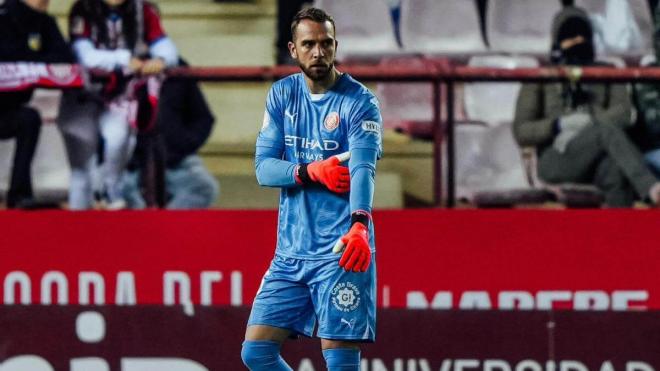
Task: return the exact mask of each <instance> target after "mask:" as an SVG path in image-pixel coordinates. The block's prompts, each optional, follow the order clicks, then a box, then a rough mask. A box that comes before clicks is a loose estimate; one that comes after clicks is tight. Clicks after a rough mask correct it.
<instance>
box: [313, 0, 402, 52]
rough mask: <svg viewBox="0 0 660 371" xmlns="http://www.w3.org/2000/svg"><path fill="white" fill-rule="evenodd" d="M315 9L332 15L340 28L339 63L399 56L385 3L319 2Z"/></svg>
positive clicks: (370, 0)
mask: <svg viewBox="0 0 660 371" xmlns="http://www.w3.org/2000/svg"><path fill="white" fill-rule="evenodd" d="M315 6H317V7H319V8H322V9H325V10H326V11H327V12H328V13H330V14H332V15H333V17H334V19H335V22H336V26H337V40H338V41H339V47H338V49H337V59H338V60H339V61H343V60H345V59H346V58H349V57H358V58H359V57H370V56H374V55H376V56H377V55H390V54H397V53H399V52H400V48H399V45H398V44H397V42H396V37H395V32H394V25H393V23H392V17H391V14H390V6H389V5H388V2H386V1H384V0H376V1H374V0H316V2H315Z"/></svg>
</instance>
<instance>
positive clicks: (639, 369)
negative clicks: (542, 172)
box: [0, 305, 660, 371]
mask: <svg viewBox="0 0 660 371" xmlns="http://www.w3.org/2000/svg"><path fill="white" fill-rule="evenodd" d="M248 311H249V309H248V308H236V307H196V308H195V315H194V316H187V315H185V314H183V313H182V312H181V311H180V310H178V309H177V308H171V307H163V306H136V307H119V306H105V307H79V306H63V307H61V306H20V305H17V306H5V307H0V329H1V331H0V370H3V371H54V370H58V371H65V370H70V371H110V370H112V371H156V370H157V371H223V370H245V367H244V366H243V365H242V362H241V359H240V352H241V343H242V341H243V334H244V330H245V329H244V326H245V323H246V321H247V315H248ZM378 318H379V319H378V327H377V333H378V335H377V341H376V343H375V344H368V345H364V346H363V347H362V367H361V370H362V371H657V370H660V352H658V349H660V336H659V334H660V316H658V312H652V311H647V312H612V311H608V312H576V311H557V312H541V311H434V310H397V309H382V310H380V311H379V313H378ZM282 354H283V357H284V358H285V360H286V361H287V362H288V363H289V365H291V367H292V368H293V369H294V370H296V371H314V370H325V369H326V368H325V363H324V361H323V358H322V356H321V351H320V341H319V340H318V339H307V338H304V339H299V340H292V341H287V342H286V343H285V344H284V346H283V349H282Z"/></svg>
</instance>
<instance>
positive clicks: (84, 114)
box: [0, 0, 660, 210]
mask: <svg viewBox="0 0 660 371" xmlns="http://www.w3.org/2000/svg"><path fill="white" fill-rule="evenodd" d="M378 1H383V2H384V3H386V6H387V9H389V12H390V14H389V15H390V16H391V19H390V20H391V21H392V23H393V24H397V23H398V22H399V20H400V16H401V14H400V12H401V1H397V0H390V1H385V0H378ZM552 1H554V2H559V3H560V5H561V8H560V10H559V12H558V13H557V14H555V16H554V18H553V21H552V25H551V29H550V30H549V31H550V34H551V38H552V41H551V43H550V45H549V47H550V48H549V50H547V53H548V54H547V55H548V58H547V60H548V63H549V64H552V65H580V66H601V67H611V68H614V67H615V66H614V65H612V64H611V63H607V62H603V61H602V60H601V59H599V58H598V56H599V54H601V53H602V52H603V51H604V50H617V48H626V47H636V46H640V45H642V44H643V43H644V41H643V39H651V40H654V46H655V51H656V56H655V58H654V57H653V56H649V57H648V58H647V59H646V62H645V63H646V64H648V65H652V66H656V65H657V62H655V61H656V60H660V59H658V58H660V8H658V6H657V1H653V0H650V1H649V2H648V9H654V11H655V13H656V14H655V15H653V17H651V19H655V27H654V29H653V31H654V35H644V34H643V32H642V30H640V28H639V27H636V26H635V24H634V19H633V16H632V13H631V11H630V9H628V8H627V5H626V4H627V3H626V1H627V0H606V1H605V0H604V1H605V2H606V3H607V5H606V6H611V7H613V8H612V9H614V10H613V11H612V12H610V13H611V14H613V15H617V17H610V18H603V17H600V18H599V17H598V16H594V15H593V14H589V13H588V12H587V11H586V10H585V9H582V8H580V7H579V6H576V5H575V4H574V2H573V1H571V0H561V1H559V0H552ZM308 3H311V2H309V1H304V0H296V1H293V0H292V1H279V2H278V33H277V40H276V51H277V63H280V64H284V63H292V60H291V58H290V57H289V55H288V50H287V47H286V45H287V42H288V40H289V38H290V31H289V24H290V19H291V17H292V16H293V14H295V13H296V12H297V11H298V10H299V8H300V7H302V6H305V5H306V4H308ZM320 3H321V4H317V6H323V5H324V3H327V2H323V1H320ZM544 3H545V4H547V3H546V2H544ZM474 4H475V7H476V10H477V12H476V13H477V14H478V15H479V18H480V19H481V24H480V32H481V33H483V32H484V30H485V27H484V18H485V15H484V12H485V9H486V7H487V6H488V1H486V0H478V1H475V2H474ZM617 7H621V8H617ZM47 8H48V0H4V1H0V62H12V61H39V62H46V63H77V64H80V65H81V66H83V67H84V68H85V69H86V70H88V71H93V72H94V73H93V76H95V77H94V78H93V79H91V80H90V81H88V83H87V84H86V87H85V89H83V90H67V91H65V92H64V93H63V96H62V99H61V103H60V107H59V116H58V118H57V125H58V128H59V129H60V131H61V133H62V135H63V138H64V142H65V146H66V150H67V155H68V156H67V157H68V160H69V164H70V168H71V177H70V188H69V196H68V203H67V204H68V208H70V209H73V210H85V209H92V208H104V209H108V210H119V209H126V208H148V207H163V208H176V209H188V208H207V207H210V206H211V205H212V204H213V203H214V202H215V200H216V199H217V197H218V194H219V185H218V182H217V181H216V180H215V178H214V177H213V176H212V175H211V174H210V173H209V171H208V169H206V167H205V166H204V163H203V162H202V159H201V158H200V157H199V156H198V154H197V152H198V150H199V149H200V147H201V146H202V145H203V144H204V143H205V142H206V140H207V139H208V137H209V135H210V133H211V129H212V127H213V124H214V117H213V115H212V113H211V110H210V109H209V107H208V104H207V102H206V100H205V97H204V95H203V94H202V92H201V90H200V89H199V87H198V85H197V83H196V82H194V81H192V80H177V79H167V80H165V78H164V73H163V72H164V70H165V69H167V68H170V67H175V66H182V65H186V62H185V61H184V60H183V59H182V57H181V56H180V55H179V52H178V50H177V47H176V45H175V44H174V42H173V41H172V40H171V39H170V38H169V37H168V36H167V33H166V32H165V30H164V29H163V27H162V25H161V21H160V15H159V10H158V9H157V7H156V6H155V5H154V4H153V3H150V2H148V1H142V0H78V1H76V2H75V3H74V4H73V6H72V8H71V11H70V15H69V22H68V40H67V39H65V38H64V37H63V35H62V33H61V31H60V30H59V29H58V27H57V24H56V23H55V21H54V19H53V18H52V17H51V16H49V15H48V14H47ZM619 9H620V10H621V11H618V10H619ZM626 9H627V10H626ZM331 13H332V11H331ZM608 14H609V13H608ZM336 16H337V17H341V15H336ZM422 26H423V27H427V26H429V25H422ZM422 26H420V27H422ZM430 26H432V25H430ZM393 37H394V39H395V40H396V43H397V44H398V45H399V47H400V46H401V45H402V43H405V42H406V38H407V37H406V35H401V34H400V33H399V32H395V34H394V35H393ZM338 40H339V43H340V49H339V50H340V51H341V50H342V45H343V44H342V38H341V35H339V36H338ZM376 42H377V41H373V43H374V45H375V43H376ZM491 44H492V40H491ZM32 93H33V92H32V91H30V90H26V91H20V92H2V93H0V139H10V138H13V139H15V140H16V147H15V153H14V158H13V166H12V172H11V180H10V185H9V190H8V192H7V196H6V200H5V203H6V206H7V207H8V208H36V207H40V206H41V205H40V204H39V202H38V201H37V200H35V198H34V194H33V189H32V184H31V176H30V168H31V162H32V158H33V157H34V153H35V148H36V145H37V142H38V138H39V132H40V127H41V117H40V115H39V112H37V111H36V110H34V109H32V108H29V107H28V106H27V102H28V101H29V100H30V98H31V96H32ZM383 103H384V105H396V104H397V102H396V101H388V102H383ZM387 109H388V107H385V109H384V111H385V112H387ZM512 121H513V124H512V127H511V129H512V133H513V137H514V138H515V141H516V142H517V144H518V145H519V146H520V147H521V148H531V149H532V151H533V153H534V156H535V157H536V159H537V161H536V168H535V169H534V170H535V171H536V172H537V173H538V177H539V178H540V180H541V181H542V182H544V183H546V184H564V183H570V184H587V185H591V186H594V187H595V188H597V189H598V191H599V192H601V193H602V195H603V197H604V205H605V206H607V207H630V206H632V205H634V204H635V203H639V202H642V203H646V204H649V205H656V206H657V205H659V204H660V182H659V181H658V179H659V176H660V83H643V84H642V83H635V84H633V85H630V84H609V83H580V82H575V81H572V82H564V83H544V84H542V83H529V84H523V86H522V87H521V89H520V91H519V93H518V95H517V101H516V104H515V112H514V117H513V120H512Z"/></svg>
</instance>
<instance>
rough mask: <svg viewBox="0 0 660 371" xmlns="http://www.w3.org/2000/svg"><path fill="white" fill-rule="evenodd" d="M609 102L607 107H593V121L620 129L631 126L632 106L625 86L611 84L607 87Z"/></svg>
mask: <svg viewBox="0 0 660 371" xmlns="http://www.w3.org/2000/svg"><path fill="white" fill-rule="evenodd" d="M609 94H610V96H609V97H606V98H605V99H606V100H607V101H608V102H609V104H608V105H607V107H601V106H595V107H594V109H593V115H594V119H595V121H596V122H597V123H600V124H604V125H614V126H618V127H620V128H621V129H624V130H626V129H628V128H629V127H630V126H632V124H633V122H632V115H631V110H632V104H631V102H630V93H629V91H628V85H627V84H612V85H610V87H609Z"/></svg>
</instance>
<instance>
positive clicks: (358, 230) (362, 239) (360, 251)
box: [332, 222, 371, 272]
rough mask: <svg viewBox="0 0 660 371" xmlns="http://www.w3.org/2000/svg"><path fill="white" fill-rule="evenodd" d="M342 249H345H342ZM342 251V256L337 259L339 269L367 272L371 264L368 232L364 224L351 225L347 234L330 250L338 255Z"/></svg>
mask: <svg viewBox="0 0 660 371" xmlns="http://www.w3.org/2000/svg"><path fill="white" fill-rule="evenodd" d="M344 247H346V248H345V249H344ZM342 250H344V254H343V255H342V256H341V259H339V266H340V267H342V268H344V269H345V270H346V271H347V272H348V271H353V272H366V271H367V268H369V263H371V248H370V247H369V230H368V229H367V227H366V226H365V225H364V224H362V223H360V222H356V223H353V226H352V227H351V229H350V230H349V231H348V233H346V234H345V235H344V236H343V237H342V238H340V239H339V241H337V244H336V245H335V247H334V248H333V249H332V251H333V252H334V253H340V252H341V251H342Z"/></svg>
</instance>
